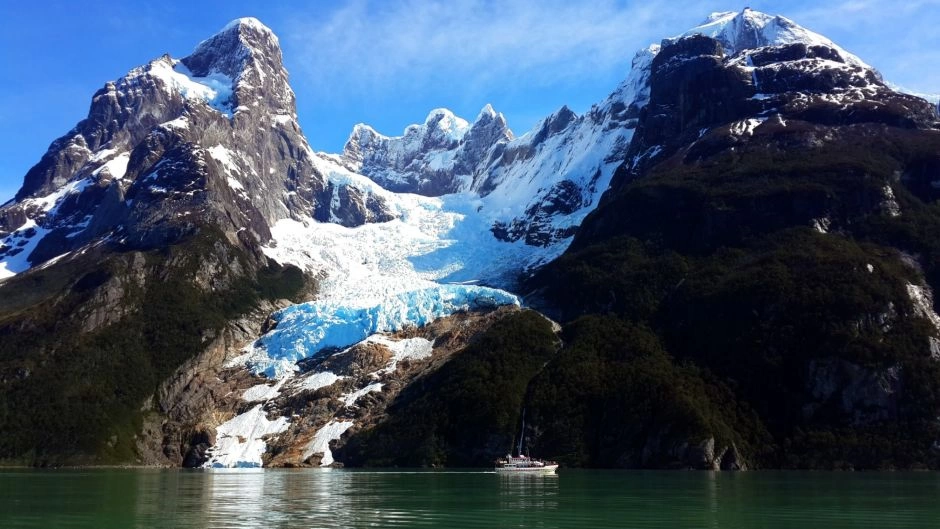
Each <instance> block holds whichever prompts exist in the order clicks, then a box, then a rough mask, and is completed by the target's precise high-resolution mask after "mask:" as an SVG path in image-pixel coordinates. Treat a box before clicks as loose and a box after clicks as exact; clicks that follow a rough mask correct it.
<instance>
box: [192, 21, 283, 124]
mask: <svg viewBox="0 0 940 529" xmlns="http://www.w3.org/2000/svg"><path fill="white" fill-rule="evenodd" d="M176 67H177V68H176V69H177V70H178V71H180V72H181V73H184V74H189V75H191V76H192V77H197V78H207V79H216V80H217V81H218V82H219V83H225V82H228V83H229V86H230V90H231V91H232V92H233V101H232V108H233V109H234V110H240V111H245V110H248V109H250V108H252V107H257V106H259V105H261V104H264V106H265V107H268V108H270V109H273V110H275V111H276V112H277V113H284V114H293V113H294V112H295V107H296V105H295V101H294V93H293V90H291V88H290V85H289V84H288V82H287V71H286V70H285V69H284V64H283V57H282V55H281V47H280V44H279V42H278V38H277V36H276V35H275V34H274V32H273V31H271V30H270V29H269V28H268V27H267V26H265V25H264V24H262V23H261V22H260V21H258V19H256V18H239V19H236V20H233V21H232V22H230V23H228V24H227V25H226V26H225V27H224V28H222V30H221V31H219V32H218V33H216V34H215V35H213V36H212V37H210V38H208V39H206V40H204V41H202V42H201V43H199V45H198V46H196V49H195V50H194V51H193V53H192V54H191V55H189V56H188V57H185V58H183V59H182V60H180V61H179V63H178V64H177V65H176Z"/></svg>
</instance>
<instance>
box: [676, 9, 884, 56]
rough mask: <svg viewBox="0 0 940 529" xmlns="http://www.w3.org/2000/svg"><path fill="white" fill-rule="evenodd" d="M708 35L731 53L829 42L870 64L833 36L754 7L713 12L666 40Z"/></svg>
mask: <svg viewBox="0 0 940 529" xmlns="http://www.w3.org/2000/svg"><path fill="white" fill-rule="evenodd" d="M692 35H704V36H706V37H711V38H713V39H715V40H717V41H719V42H721V44H722V46H724V47H725V50H726V51H727V52H728V53H729V54H734V53H737V52H739V51H742V50H747V49H752V48H760V47H762V46H780V45H784V44H796V43H802V44H806V45H807V46H826V47H829V48H832V49H834V50H836V51H837V52H839V55H841V56H842V58H843V59H844V60H845V62H847V63H849V64H853V65H855V66H861V67H863V68H868V67H869V66H868V65H867V64H865V63H864V62H863V61H862V60H861V59H859V58H858V57H856V56H855V55H852V54H851V53H849V52H847V51H845V50H844V49H842V48H841V47H839V46H838V45H837V44H835V43H834V42H832V41H831V40H829V39H827V38H826V37H823V36H822V35H820V34H818V33H815V32H813V31H810V30H808V29H806V28H804V27H802V26H800V25H799V24H797V23H796V22H793V21H792V20H790V19H788V18H786V17H783V16H780V15H768V14H767V13H762V12H760V11H755V10H753V9H750V8H747V7H746V8H744V9H743V10H741V11H724V12H718V13H712V14H711V15H709V16H708V18H706V19H705V21H704V22H702V23H701V24H700V25H698V26H696V27H694V28H692V29H690V30H688V31H686V32H685V33H683V34H681V35H678V36H676V37H673V38H671V39H665V40H664V41H663V43H664V44H672V43H674V42H676V41H677V40H679V39H681V38H683V37H689V36H692Z"/></svg>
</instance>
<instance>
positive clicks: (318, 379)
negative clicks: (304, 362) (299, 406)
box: [297, 371, 345, 391]
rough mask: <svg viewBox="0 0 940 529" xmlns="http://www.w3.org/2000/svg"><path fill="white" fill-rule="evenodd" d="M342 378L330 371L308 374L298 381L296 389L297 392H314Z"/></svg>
mask: <svg viewBox="0 0 940 529" xmlns="http://www.w3.org/2000/svg"><path fill="white" fill-rule="evenodd" d="M343 378H345V377H341V376H338V375H336V374H335V373H332V372H330V371H321V372H319V373H310V374H309V375H306V376H304V377H303V378H301V379H300V384H298V386H297V387H298V389H299V390H308V391H316V390H318V389H320V388H325V387H327V386H330V385H332V384H333V383H334V382H336V381H337V380H342V379H343Z"/></svg>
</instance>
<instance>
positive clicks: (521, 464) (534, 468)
mask: <svg viewBox="0 0 940 529" xmlns="http://www.w3.org/2000/svg"><path fill="white" fill-rule="evenodd" d="M556 470H558V463H556V462H554V461H542V460H541V459H532V458H531V457H528V456H524V455H520V456H519V457H513V456H512V454H507V455H506V457H505V458H503V459H498V460H496V472H498V473H506V474H554V473H555V471H556Z"/></svg>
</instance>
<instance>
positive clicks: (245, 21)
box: [219, 17, 277, 38]
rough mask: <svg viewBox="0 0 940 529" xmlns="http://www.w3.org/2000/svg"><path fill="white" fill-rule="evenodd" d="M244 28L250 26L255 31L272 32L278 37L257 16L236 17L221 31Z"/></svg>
mask: <svg viewBox="0 0 940 529" xmlns="http://www.w3.org/2000/svg"><path fill="white" fill-rule="evenodd" d="M242 28H250V29H253V30H255V31H259V32H262V33H267V34H270V35H272V36H274V38H277V36H276V35H274V32H273V31H271V28H269V27H268V26H265V25H264V24H263V23H262V22H261V21H260V20H258V19H257V18H255V17H242V18H236V19H235V20H233V21H231V22H229V23H228V24H226V25H225V27H223V28H222V30H221V31H220V32H219V33H224V32H226V31H230V30H232V29H239V30H241V29H242Z"/></svg>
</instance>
